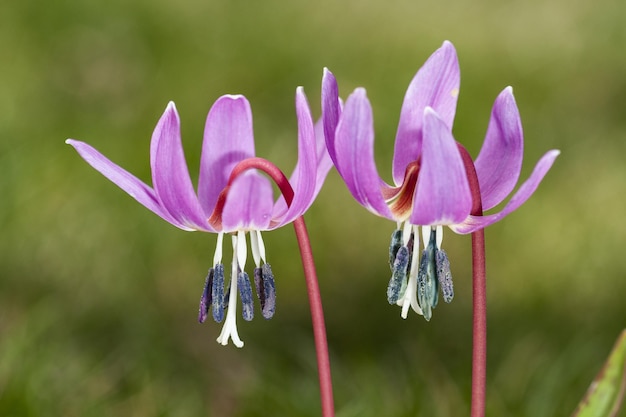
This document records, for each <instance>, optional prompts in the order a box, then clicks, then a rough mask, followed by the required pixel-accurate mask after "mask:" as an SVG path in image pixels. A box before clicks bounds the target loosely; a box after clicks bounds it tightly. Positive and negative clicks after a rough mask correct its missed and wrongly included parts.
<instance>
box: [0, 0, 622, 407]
mask: <svg viewBox="0 0 626 417" xmlns="http://www.w3.org/2000/svg"><path fill="white" fill-rule="evenodd" d="M624 21H626V4H625V3H624V2H623V1H621V0H600V1H597V2H591V1H577V0H574V1H571V0H548V1H544V0H541V1H539V0H529V1H525V2H513V1H496V0H479V1H474V2H463V1H457V2H446V1H440V2H426V1H409V0H390V1H386V2H382V1H378V2H376V1H367V0H365V1H363V0H361V1H355V0H352V1H344V2H333V1H328V0H323V1H319V2H303V1H292V2H286V1H275V0H266V1H258V2H252V1H248V2H246V1H242V0H228V1H226V0H223V1H210V0H205V1H201V0H180V1H177V2H171V1H163V0H138V1H130V2H129V1H122V0H109V1H104V0H87V1H79V0H60V1H57V2H41V1H40V2H35V1H21V2H17V1H10V0H8V1H4V2H2V4H1V5H0V56H1V58H2V59H1V62H2V63H1V64H0V236H1V238H0V415H2V416H61V415H63V416H113V415H115V416H118V415H119V416H318V415H320V407H319V394H318V387H317V376H316V374H315V366H316V365H315V359H314V358H315V356H314V351H313V341H312V335H311V329H310V318H309V313H308V306H307V298H306V292H305V287H304V281H303V275H302V269H301V264H300V261H299V255H298V253H297V250H296V242H295V238H294V235H293V231H292V229H291V228H290V227H286V228H283V229H280V230H277V231H275V232H272V233H267V234H265V238H266V245H267V250H268V257H269V261H270V262H271V263H272V265H273V269H274V272H275V274H276V277H277V286H278V297H279V298H278V307H277V314H276V316H275V318H274V319H273V320H271V321H265V320H263V319H262V318H260V317H259V318H257V319H255V320H254V321H253V322H251V323H244V322H243V320H241V319H239V320H238V322H239V331H240V334H241V336H242V338H243V340H244V341H245V343H246V346H245V347H244V348H243V349H242V350H238V349H236V348H235V347H233V346H232V344H231V345H229V346H228V347H222V346H219V345H218V344H217V343H216V342H215V338H216V337H217V336H218V334H219V331H220V329H221V326H220V325H217V324H215V323H213V322H207V323H205V324H204V325H199V324H198V323H197V321H196V314H197V303H198V299H199V296H200V293H201V291H202V285H203V282H204V278H205V274H206V270H207V269H208V268H209V267H210V266H211V265H210V264H211V262H212V257H213V250H214V245H215V236H214V235H209V234H203V233H185V232H182V231H180V230H178V229H176V228H175V227H172V226H171V225H169V224H167V223H166V222H164V221H162V220H161V219H160V218H158V217H157V216H155V215H153V214H152V213H150V212H149V211H147V210H146V209H145V208H143V207H141V206H140V205H139V204H137V203H136V202H135V201H134V200H133V199H131V198H129V197H128V196H127V195H125V194H124V193H123V192H122V191H120V190H119V189H118V188H117V187H116V186H114V185H113V184H111V183H109V182H108V181H107V180H106V179H104V178H103V177H102V176H101V175H100V174H98V173H97V172H95V171H94V170H92V169H91V168H90V167H88V165H87V164H85V163H84V162H83V161H82V160H81V159H80V158H79V157H78V156H77V155H76V153H75V152H74V150H73V149H71V148H70V147H69V146H67V145H65V144H64V143H63V142H64V140H65V139H66V138H68V137H71V138H76V139H80V140H84V141H86V142H88V143H90V144H92V145H94V146H95V147H96V148H97V149H99V150H101V151H102V152H103V153H104V154H105V155H107V156H109V157H110V158H111V159H112V160H114V161H115V162H117V163H119V164H120V165H121V166H123V167H125V168H127V169H128V170H129V171H131V172H133V173H135V174H136V175H137V176H139V177H140V178H142V179H144V180H146V181H149V179H150V171H149V161H148V149H149V141H150V136H151V134H152V129H153V128H154V125H155V124H156V121H157V120H158V118H159V117H160V115H161V113H162V111H163V110H164V108H165V106H166V104H167V102H168V101H169V100H174V101H175V102H176V104H177V107H178V109H179V112H180V114H181V119H182V125H183V142H184V146H185V151H186V155H187V158H188V160H189V165H190V170H191V173H192V176H193V177H194V178H195V177H196V175H197V169H198V162H199V152H200V147H201V138H202V131H203V128H204V120H205V117H206V113H207V112H208V110H209V108H210V106H211V104H212V103H213V102H214V100H216V99H217V97H219V96H220V95H222V94H226V93H241V94H244V95H246V97H247V98H248V99H249V100H250V102H251V105H252V109H253V112H254V118H255V136H256V143H257V153H258V155H259V156H263V157H266V158H269V159H272V160H274V161H275V162H276V163H277V164H278V165H279V166H280V167H282V168H283V169H284V170H285V171H287V172H290V171H291V170H292V168H293V165H294V164H295V161H296V123H295V112H294V106H293V103H294V93H295V88H296V86H298V85H302V86H304V88H305V91H306V93H307V94H308V97H309V101H310V103H311V106H312V109H313V112H314V114H315V117H319V114H320V107H319V95H320V81H321V76H322V68H323V67H325V66H327V67H329V68H331V69H332V70H333V72H334V73H335V75H336V76H337V78H338V81H339V85H340V91H341V95H342V96H343V97H346V96H347V95H348V94H349V93H350V92H351V91H352V89H353V88H355V87H356V86H365V87H366V88H367V89H368V95H369V97H370V99H371V101H372V104H373V107H374V115H375V127H376V135H377V141H376V157H377V163H378V167H379V170H380V172H381V173H382V174H383V175H384V177H385V178H387V179H388V180H390V168H391V158H392V149H393V147H392V143H393V138H394V136H395V129H396V126H397V121H398V115H399V110H400V105H401V103H402V98H403V95H404V92H405V89H406V87H407V85H408V83H409V81H410V79H411V78H412V76H413V75H414V73H415V72H416V71H417V69H418V68H419V67H420V66H421V65H422V63H423V62H424V61H425V60H426V58H427V57H428V56H429V55H430V54H431V53H432V52H433V51H434V50H435V49H436V48H438V47H439V46H440V45H441V43H442V41H443V40H445V39H449V40H451V41H452V42H453V43H454V44H455V46H456V48H457V51H458V55H459V60H460V64H461V74H462V75H461V78H462V82H461V94H460V98H459V105H458V110H457V117H456V121H455V127H454V131H455V136H456V138H457V139H458V140H459V141H461V142H462V143H464V144H465V145H466V146H467V148H468V149H469V151H470V152H471V153H472V154H473V155H476V154H477V152H478V150H479V149H480V145H481V143H482V139H483V136H484V132H485V129H486V126H487V122H488V119H489V113H490V109H491V105H492V103H493V100H494V99H495V97H496V95H497V94H498V93H499V92H500V91H501V90H502V89H503V88H504V87H506V86H507V85H512V86H513V87H514V91H515V95H516V98H517V101H518V105H519V107H520V110H521V113H522V118H523V122H524V129H525V138H526V146H525V156H526V158H525V163H524V168H523V173H522V178H526V177H527V176H528V175H529V173H530V171H531V170H532V167H533V166H534V164H535V162H536V161H537V160H538V159H539V157H540V156H541V155H542V154H543V153H544V152H546V151H547V150H549V149H553V148H558V149H561V150H562V155H561V156H560V157H559V158H558V160H557V162H556V164H555V166H554V168H553V169H552V171H551V172H550V173H549V174H548V175H547V177H546V179H545V181H544V183H542V184H541V186H540V187H539V189H538V191H537V193H536V194H535V195H534V196H533V198H532V199H531V200H530V201H529V202H528V203H527V204H526V205H525V206H523V207H522V208H521V209H520V210H519V211H518V212H516V213H514V214H512V215H511V216H510V217H508V218H507V219H506V220H505V221H503V222H501V223H499V224H496V225H494V226H492V227H490V228H489V229H488V230H487V232H486V235H487V252H488V253H487V268H488V297H489V310H488V311H489V326H490V327H489V342H490V345H489V373H488V394H487V401H488V404H487V408H488V414H489V415H492V416H533V417H542V416H567V415H569V414H570V413H571V412H572V410H573V409H574V408H575V406H576V404H577V402H578V400H579V399H580V398H581V397H582V395H583V393H584V392H585V390H586V388H587V386H588V384H589V383H590V381H591V379H592V378H593V377H594V375H595V374H596V372H597V371H598V370H599V368H600V366H601V363H602V362H603V360H604V358H605V357H606V355H607V354H608V352H609V350H610V347H611V345H612V343H613V341H614V340H615V338H616V337H617V335H618V333H619V332H620V330H621V329H622V328H624V327H625V325H626V303H625V302H624V300H625V297H624V295H625V293H626V280H625V279H624V274H625V272H626V258H625V257H624V242H625V241H626V222H624V220H623V215H624V202H625V198H624V196H623V195H624V190H625V187H626V165H625V164H624V154H625V153H626V137H625V136H626V133H625V132H626V117H625V108H626V50H625V45H626V25H624ZM306 220H307V222H308V224H309V227H310V229H311V239H312V244H313V249H314V252H315V255H316V260H317V266H318V272H319V276H320V286H321V290H322V296H323V300H324V307H325V313H326V320H327V325H328V339H329V344H330V351H331V360H332V365H333V377H334V386H335V395H336V406H337V415H338V416H340V417H349V416H377V417H378V416H431V415H432V416H460V415H468V414H469V411H468V410H469V388H470V374H471V372H470V370H471V369H470V368H471V366H470V358H471V269H470V238H469V236H458V235H454V234H453V233H450V232H448V233H447V235H446V239H445V243H444V245H445V247H446V250H447V252H448V254H449V256H450V259H451V261H452V269H453V275H454V277H455V286H456V298H455V300H454V302H453V303H452V304H450V305H441V306H440V307H438V308H437V309H436V311H435V313H434V317H433V319H432V320H431V321H430V322H426V321H424V320H423V319H422V318H421V317H418V316H416V315H414V314H413V315H410V317H409V318H408V319H407V320H406V321H405V320H402V319H401V318H400V316H399V309H398V308H395V307H390V306H389V305H388V304H387V301H386V297H385V291H386V286H387V282H388V277H389V269H388V265H387V250H388V243H389V236H390V233H391V231H392V228H393V224H392V223H390V222H389V221H387V220H384V219H381V218H377V217H375V216H373V215H371V214H369V213H368V212H367V211H366V210H364V209H363V208H361V207H360V206H359V205H358V204H356V203H355V202H354V201H353V200H352V199H351V197H350V195H349V193H348V192H347V190H346V188H345V186H344V184H343V182H342V181H341V180H340V178H339V177H338V175H337V173H336V172H334V171H333V172H331V174H330V175H329V177H328V180H327V182H326V184H325V187H324V188H323V190H322V192H321V193H320V195H319V198H318V199H317V201H316V203H315V204H314V206H313V207H312V208H311V209H310V211H309V212H308V213H307V215H306ZM227 253H228V252H227ZM228 256H229V255H228Z"/></svg>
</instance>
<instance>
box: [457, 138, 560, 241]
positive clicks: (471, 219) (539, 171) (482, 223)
mask: <svg viewBox="0 0 626 417" xmlns="http://www.w3.org/2000/svg"><path fill="white" fill-rule="evenodd" d="M560 153H561V152H560V151H558V150H551V151H549V152H547V153H546V154H545V155H544V156H543V157H541V159H540V160H539V162H537V165H536V166H535V169H534V170H533V173H532V174H531V175H530V177H529V178H528V179H527V180H526V181H525V182H524V184H522V186H521V187H520V188H519V190H517V192H516V193H515V195H513V197H512V198H511V200H510V201H509V202H508V203H507V205H506V206H504V208H503V209H502V211H501V212H499V213H495V214H489V215H486V216H468V218H467V219H465V221H464V222H463V223H461V224H456V225H452V226H450V228H451V229H452V230H454V231H455V232H457V233H461V234H466V233H472V232H475V231H476V230H479V229H482V228H484V227H487V226H489V225H491V224H493V223H496V222H498V221H500V220H502V219H503V218H504V217H506V216H507V215H508V214H509V213H512V212H513V211H515V210H517V209H518V208H519V207H520V206H521V205H522V204H524V203H525V202H526V200H528V198H529V197H530V196H531V195H533V193H534V192H535V190H536V189H537V187H538V186H539V183H541V180H543V177H544V176H545V175H546V173H547V172H548V171H549V170H550V168H551V167H552V164H553V163H554V160H555V159H556V157H557V156H559V154H560Z"/></svg>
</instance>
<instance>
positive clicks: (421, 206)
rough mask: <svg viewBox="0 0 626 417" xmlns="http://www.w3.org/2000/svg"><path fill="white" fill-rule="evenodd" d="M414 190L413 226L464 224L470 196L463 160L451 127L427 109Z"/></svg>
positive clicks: (469, 205) (467, 213) (470, 200)
mask: <svg viewBox="0 0 626 417" xmlns="http://www.w3.org/2000/svg"><path fill="white" fill-rule="evenodd" d="M417 181H418V182H417V188H416V190H415V199H414V203H413V213H412V214H411V217H410V221H411V223H412V224H415V225H424V226H425V225H448V224H454V223H459V222H461V221H463V220H464V219H465V218H466V217H467V216H468V215H469V213H470V210H471V208H472V195H471V192H470V188H469V183H468V181H467V175H466V173H465V167H464V165H463V160H462V159H461V155H460V153H459V150H458V147H457V144H456V141H455V140H454V137H453V136H452V132H451V131H450V127H449V126H448V124H446V122H445V121H444V120H443V119H441V118H440V117H439V115H438V114H437V113H435V111H434V110H433V109H431V108H430V107H426V109H425V110H424V142H423V149H422V156H421V161H420V171H419V176H418V180H417Z"/></svg>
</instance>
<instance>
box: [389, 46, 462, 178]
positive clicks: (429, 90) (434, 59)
mask: <svg viewBox="0 0 626 417" xmlns="http://www.w3.org/2000/svg"><path fill="white" fill-rule="evenodd" d="M459 86H460V71H459V62H458V59H457V55H456V50H455V49H454V46H453V45H452V44H451V43H450V42H448V41H445V42H444V43H443V45H442V46H441V48H439V49H438V50H436V51H435V52H434V53H433V54H432V55H431V56H430V58H428V60H427V61H426V63H425V64H424V65H423V66H422V68H420V70H419V71H418V72H417V74H416V75H415V77H414V78H413V80H412V81H411V83H410V84H409V88H408V89H407V91H406V95H405V96H404V102H403V103H402V110H401V112H400V122H399V124H398V132H397V134H396V143H395V149H394V157H393V179H394V181H395V183H396V185H400V184H401V183H402V180H403V179H404V172H405V170H406V167H407V165H409V164H410V163H411V162H413V161H416V160H417V159H418V158H419V156H420V154H421V152H422V135H423V133H422V129H423V125H422V121H423V117H424V109H425V108H426V107H427V106H428V107H432V108H433V109H434V110H435V111H436V112H437V114H438V115H439V117H441V119H442V120H443V122H444V123H445V124H446V125H447V126H448V128H450V129H452V122H453V121H454V114H455V112H456V102H457V97H458V94H459Z"/></svg>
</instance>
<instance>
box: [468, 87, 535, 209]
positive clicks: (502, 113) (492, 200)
mask: <svg viewBox="0 0 626 417" xmlns="http://www.w3.org/2000/svg"><path fill="white" fill-rule="evenodd" d="M523 156H524V134H523V132H522V121H521V120H520V116H519V111H518V109H517V105H516V104H515V98H514V97H513V89H512V88H511V87H507V88H505V89H504V91H502V92H501V93H500V95H499V96H498V98H497V99H496V101H495V103H494V105H493V109H492V111H491V120H490V121H489V127H488V128H487V135H486V136H485V143H484V144H483V147H482V149H481V150H480V153H479V154H478V158H476V162H475V166H476V174H477V175H478V182H479V184H480V194H481V198H482V205H483V210H485V211H486V210H489V209H491V208H493V207H495V206H497V205H498V204H500V203H501V202H502V201H503V200H504V199H505V198H506V196H508V195H509V194H510V193H511V191H513V188H515V184H517V180H518V179H519V174H520V170H521V169H522V159H523Z"/></svg>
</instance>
